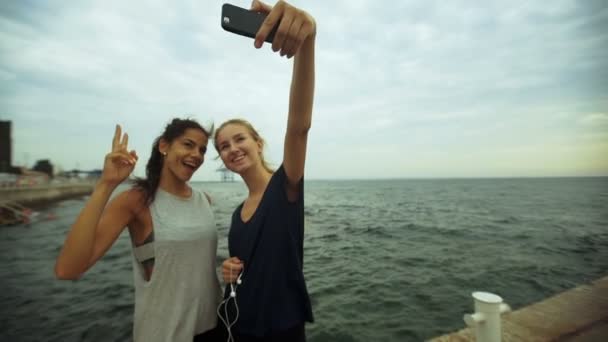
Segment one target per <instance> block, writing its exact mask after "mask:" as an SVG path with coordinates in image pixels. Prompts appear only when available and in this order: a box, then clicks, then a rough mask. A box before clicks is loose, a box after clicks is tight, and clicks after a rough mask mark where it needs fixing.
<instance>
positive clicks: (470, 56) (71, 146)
mask: <svg viewBox="0 0 608 342" xmlns="http://www.w3.org/2000/svg"><path fill="white" fill-rule="evenodd" d="M222 3H223V2H222V1H200V0H193V1H145V2H134V1H108V0H103V1H101V0H100V1H82V2H67V1H3V2H2V4H0V9H1V10H0V120H11V121H12V122H13V133H12V138H13V164H16V165H23V164H27V165H28V166H32V165H33V164H34V162H35V161H36V160H38V159H43V158H48V159H51V161H52V162H53V163H54V164H56V165H58V166H60V167H61V168H63V169H72V168H75V167H78V168H81V169H93V168H100V167H101V163H102V161H103V157H104V155H105V153H107V152H108V151H109V148H110V142H111V138H112V134H113V129H114V125H115V124H116V123H120V124H121V125H123V127H124V129H125V130H126V131H127V132H128V133H129V135H130V142H131V146H132V147H133V148H135V149H136V150H137V151H138V154H139V155H140V162H139V163H138V166H137V168H136V171H135V173H136V175H143V172H144V171H143V170H144V166H145V163H146V161H147V158H148V156H149V150H150V148H151V143H152V140H153V139H154V138H155V137H156V136H157V135H159V134H160V133H161V129H162V127H163V126H164V125H165V124H166V123H167V122H168V121H169V120H170V119H171V118H172V117H174V116H180V117H183V116H191V117H194V118H196V119H198V120H199V121H200V122H201V123H203V124H205V125H209V124H211V123H215V124H216V125H217V124H219V123H221V122H222V121H224V120H226V119H228V118H232V117H245V118H247V119H249V120H250V121H251V122H252V123H253V124H254V125H255V126H256V127H257V128H258V129H259V131H260V132H261V134H262V135H263V136H264V137H265V138H266V139H267V141H268V143H269V148H268V150H267V154H268V158H269V159H270V160H271V161H272V162H274V163H275V165H276V164H278V163H280V161H281V156H282V146H283V137H284V130H285V126H286V110H287V104H288V91H289V82H290V79H291V63H292V61H291V60H287V59H285V58H281V57H280V56H279V55H277V54H273V53H272V50H271V49H270V48H269V47H268V46H266V47H264V48H263V49H262V50H256V49H255V48H254V47H253V40H250V39H248V38H245V37H241V36H236V35H233V34H231V33H228V32H226V31H223V30H222V29H221V27H220V11H221V5H222ZM232 3H233V4H236V5H239V6H242V7H249V1H240V0H235V1H233V2H232ZM292 4H294V5H296V6H299V7H302V8H304V9H306V10H307V11H308V12H310V13H311V14H312V15H313V16H314V17H315V18H316V20H317V23H318V34H317V86H316V98H315V109H314V114H313V126H312V129H311V131H310V135H309V150H308V159H307V165H306V175H307V177H308V178H310V179H313V178H331V179H333V178H340V179H342V178H401V177H511V176H513V177H521V176H579V175H608V5H607V3H606V2H605V1H575V0H572V1H567V0H556V1H550V2H547V1H540V0H539V1H516V0H508V1H493V0H492V1H421V0H420V1H390V2H389V1H377V0H376V1H373V0H367V1H364V0H344V1H320V0H318V1H303V0H298V1H293V2H292ZM216 155H217V154H216V153H215V151H214V150H212V151H210V152H209V154H208V157H207V161H206V163H205V164H204V165H203V167H202V169H201V170H200V171H199V172H198V173H197V174H196V175H195V177H194V180H217V179H219V175H218V174H217V173H216V172H215V169H217V168H218V167H219V166H220V161H219V160H215V158H214V157H215V156H216Z"/></svg>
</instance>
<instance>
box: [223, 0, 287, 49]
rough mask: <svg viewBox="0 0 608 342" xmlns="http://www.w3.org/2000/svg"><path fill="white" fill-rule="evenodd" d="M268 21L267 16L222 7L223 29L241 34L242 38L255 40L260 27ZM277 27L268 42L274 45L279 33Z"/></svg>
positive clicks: (231, 6) (231, 7) (228, 5)
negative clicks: (275, 35)
mask: <svg viewBox="0 0 608 342" xmlns="http://www.w3.org/2000/svg"><path fill="white" fill-rule="evenodd" d="M264 19H266V14H263V13H258V12H254V11H250V10H247V9H244V8H241V7H238V6H234V5H231V4H224V5H222V28H223V29H224V30H226V31H229V32H232V33H236V34H240V35H241V36H245V37H250V38H255V35H256V34H257V33H258V30H259V29H260V26H262V23H263V22H264ZM278 26H279V25H278V23H277V26H275V27H274V28H273V29H272V31H270V34H269V35H268V36H267V37H266V41H267V42H269V43H272V40H273V39H274V34H275V33H276V31H277V27H278Z"/></svg>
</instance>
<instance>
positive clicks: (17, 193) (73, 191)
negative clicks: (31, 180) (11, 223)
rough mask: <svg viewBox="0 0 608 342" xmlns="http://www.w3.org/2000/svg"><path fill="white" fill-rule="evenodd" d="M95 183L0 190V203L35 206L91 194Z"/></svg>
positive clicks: (5, 188) (84, 182) (86, 182)
mask: <svg viewBox="0 0 608 342" xmlns="http://www.w3.org/2000/svg"><path fill="white" fill-rule="evenodd" d="M94 186H95V182H93V181H81V182H74V183H59V184H42V185H35V186H13V187H3V188H0V203H1V202H17V203H19V204H21V205H24V206H36V205H40V204H45V203H49V202H53V201H58V200H62V199H67V198H71V197H77V196H83V195H87V194H90V193H91V192H93V188H94Z"/></svg>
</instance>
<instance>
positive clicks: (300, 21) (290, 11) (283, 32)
mask: <svg viewBox="0 0 608 342" xmlns="http://www.w3.org/2000/svg"><path fill="white" fill-rule="evenodd" d="M251 10H252V11H256V12H261V13H266V14H268V16H266V19H264V22H263V23H262V26H260V29H259V30H258V33H257V34H256V36H255V42H254V45H255V47H256V48H258V49H259V48H261V47H262V45H263V44H264V40H265V39H266V37H267V36H268V35H269V34H270V32H271V31H272V29H273V28H274V27H275V26H276V25H277V23H278V22H280V24H279V27H278V28H277V32H276V33H275V35H274V39H273V41H272V51H274V52H277V51H280V54H281V56H287V58H291V57H293V56H294V55H295V54H296V53H298V50H299V49H300V46H302V43H304V41H305V40H306V39H307V38H309V37H314V36H315V35H316V32H317V24H316V23H315V20H314V19H313V17H311V16H310V15H309V14H308V13H306V12H304V11H302V10H301V9H298V8H296V7H293V6H292V5H290V4H288V3H286V2H285V1H283V0H279V2H277V3H276V4H275V5H274V7H271V6H269V5H267V4H265V3H263V2H261V1H258V0H253V2H252V3H251Z"/></svg>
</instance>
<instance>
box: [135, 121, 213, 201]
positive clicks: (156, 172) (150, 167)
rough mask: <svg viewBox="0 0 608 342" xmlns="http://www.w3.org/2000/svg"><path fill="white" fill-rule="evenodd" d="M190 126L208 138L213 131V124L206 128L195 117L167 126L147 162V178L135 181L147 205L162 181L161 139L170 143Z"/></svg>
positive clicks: (155, 143) (156, 141)
mask: <svg viewBox="0 0 608 342" xmlns="http://www.w3.org/2000/svg"><path fill="white" fill-rule="evenodd" d="M188 128H194V129H199V130H201V131H203V133H204V134H205V135H206V136H207V138H209V137H210V136H211V134H212V133H213V126H211V128H210V129H209V130H206V129H204V128H203V126H201V125H200V124H199V123H198V122H197V121H196V120H193V119H178V118H175V119H173V120H171V122H170V123H168V124H167V126H165V130H164V132H163V134H161V135H160V136H159V137H157V138H156V139H155V140H154V143H153V144H152V153H151V154H150V159H148V164H146V178H136V179H135V180H134V181H133V183H134V184H133V188H134V189H138V190H141V191H143V193H144V203H145V205H146V206H149V205H150V204H151V203H152V202H154V198H155V196H156V190H157V189H158V184H159V183H160V172H161V170H162V168H163V156H162V155H161V154H160V151H159V150H158V146H159V143H160V140H161V139H162V140H164V141H166V142H167V143H169V144H170V143H172V142H173V140H175V139H176V138H178V137H180V136H181V135H182V134H184V133H185V132H186V130H187V129H188Z"/></svg>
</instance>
